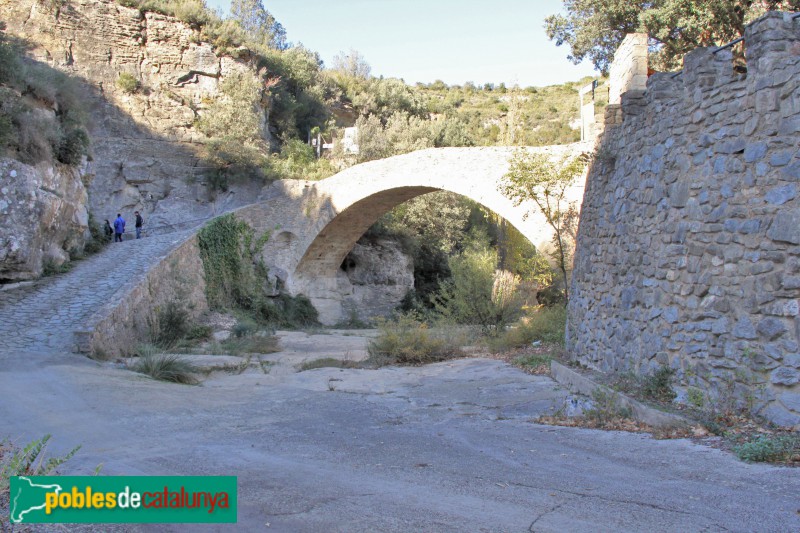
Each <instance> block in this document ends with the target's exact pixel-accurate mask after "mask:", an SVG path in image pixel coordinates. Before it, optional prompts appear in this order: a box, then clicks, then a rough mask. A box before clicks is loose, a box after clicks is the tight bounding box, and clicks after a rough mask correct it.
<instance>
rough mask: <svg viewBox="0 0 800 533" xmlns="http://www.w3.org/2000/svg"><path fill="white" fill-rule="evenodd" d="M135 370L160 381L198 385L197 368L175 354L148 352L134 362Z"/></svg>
mask: <svg viewBox="0 0 800 533" xmlns="http://www.w3.org/2000/svg"><path fill="white" fill-rule="evenodd" d="M133 370H135V371H136V372H141V373H142V374H147V375H148V376H150V377H152V378H153V379H157V380H159V381H170V382H172V383H183V384H186V385H196V384H197V383H198V380H197V378H196V377H195V374H196V373H197V368H196V367H195V366H194V365H193V364H192V363H191V362H189V361H187V360H186V359H184V358H182V357H181V356H179V355H175V354H153V353H148V354H147V355H143V356H140V357H139V360H138V361H136V363H134V364H133Z"/></svg>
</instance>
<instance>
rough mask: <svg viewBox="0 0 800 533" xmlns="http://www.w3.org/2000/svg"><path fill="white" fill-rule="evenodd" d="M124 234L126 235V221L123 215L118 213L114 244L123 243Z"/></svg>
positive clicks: (115, 222) (115, 223)
mask: <svg viewBox="0 0 800 533" xmlns="http://www.w3.org/2000/svg"><path fill="white" fill-rule="evenodd" d="M123 233H125V219H124V218H122V214H121V213H117V219H116V220H115V221H114V242H122V234H123Z"/></svg>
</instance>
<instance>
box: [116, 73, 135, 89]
mask: <svg viewBox="0 0 800 533" xmlns="http://www.w3.org/2000/svg"><path fill="white" fill-rule="evenodd" d="M117 87H119V88H120V90H121V91H122V92H124V93H125V94H133V93H135V92H136V91H138V90H139V80H137V79H136V77H135V76H134V75H133V74H130V73H128V72H120V74H119V77H118V78H117Z"/></svg>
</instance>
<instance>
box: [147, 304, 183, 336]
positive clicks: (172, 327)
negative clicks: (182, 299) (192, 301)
mask: <svg viewBox="0 0 800 533" xmlns="http://www.w3.org/2000/svg"><path fill="white" fill-rule="evenodd" d="M154 326H155V327H154V328H153V329H154V330H155V332H154V333H155V335H154V340H155V344H156V345H157V346H160V347H161V348H171V347H173V346H175V345H176V344H177V343H178V341H180V340H181V339H183V338H184V337H185V336H186V334H187V333H188V332H189V312H188V311H187V310H186V309H185V308H184V307H183V305H182V304H181V303H179V302H176V301H174V300H173V301H169V302H167V304H166V305H165V306H164V307H162V308H161V309H159V310H158V313H157V314H156V321H155V324H154Z"/></svg>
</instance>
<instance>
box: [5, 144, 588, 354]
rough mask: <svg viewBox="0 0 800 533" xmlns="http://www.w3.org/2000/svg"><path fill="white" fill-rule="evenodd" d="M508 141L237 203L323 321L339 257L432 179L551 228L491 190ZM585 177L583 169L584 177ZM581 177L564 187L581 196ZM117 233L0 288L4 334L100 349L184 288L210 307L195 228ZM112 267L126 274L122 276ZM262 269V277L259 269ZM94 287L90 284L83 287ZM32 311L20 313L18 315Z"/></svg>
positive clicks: (127, 336) (434, 186)
mask: <svg viewBox="0 0 800 533" xmlns="http://www.w3.org/2000/svg"><path fill="white" fill-rule="evenodd" d="M590 149H591V147H590V145H589V144H587V143H576V144H572V145H564V146H552V147H542V148H531V149H530V150H531V151H535V152H542V153H546V154H549V155H550V156H552V157H553V158H560V157H563V156H565V155H576V154H579V153H582V152H588V151H590ZM512 153H513V148H494V147H493V148H440V149H429V150H422V151H418V152H413V153H410V154H406V155H402V156H396V157H391V158H387V159H384V160H379V161H372V162H369V163H364V164H361V165H357V166H354V167H351V168H349V169H347V170H345V171H343V172H341V173H339V174H337V175H336V176H333V177H331V178H328V179H326V180H322V181H319V182H308V181H281V182H276V183H273V184H271V185H269V186H267V187H265V188H264V189H263V190H262V192H261V194H260V195H259V197H258V198H254V199H253V200H254V203H252V204H250V205H248V206H245V207H242V208H240V209H238V210H236V211H234V214H235V216H236V217H238V218H239V219H241V220H245V221H247V222H248V224H250V225H251V226H252V227H253V228H254V230H255V231H256V233H257V234H258V235H259V236H260V235H263V234H264V232H269V234H270V237H269V239H268V240H267V242H266V244H265V245H264V248H263V249H262V250H261V252H260V253H261V256H262V257H263V259H264V261H265V263H266V265H267V266H268V267H269V268H270V274H271V276H275V277H277V278H279V279H281V280H282V282H283V284H284V287H285V288H286V289H287V290H288V291H289V292H290V293H293V294H299V293H303V294H306V295H307V296H308V297H309V298H311V300H312V301H313V302H314V304H315V305H316V306H317V308H318V310H319V311H320V316H321V319H322V320H323V321H324V322H326V323H335V322H337V321H338V320H340V319H341V318H343V317H342V314H343V308H342V305H341V297H340V293H338V292H337V290H336V289H337V277H338V276H339V275H340V274H339V267H340V265H341V263H342V261H343V259H344V258H345V257H346V255H347V254H348V252H349V251H350V250H351V249H352V248H353V245H354V244H355V242H356V241H357V240H358V239H359V238H360V237H361V235H363V233H364V232H365V231H366V230H367V228H369V226H371V225H372V224H373V223H374V222H375V221H376V220H377V219H378V218H379V217H380V216H381V215H383V214H384V213H385V212H387V211H389V210H390V209H392V208H393V207H395V206H396V205H399V204H401V203H402V202H405V201H407V200H409V199H411V198H414V197H416V196H419V195H422V194H426V193H429V192H433V191H439V190H444V191H451V192H454V193H457V194H461V195H463V196H466V197H468V198H470V199H472V200H474V201H476V202H478V203H480V204H482V205H484V206H485V207H487V208H489V209H491V210H492V211H494V212H496V213H498V214H500V215H501V216H503V217H504V218H506V219H507V220H508V221H509V222H510V223H511V224H513V225H514V226H515V227H516V228H517V229H519V231H520V232H521V233H522V234H523V235H525V236H526V237H527V238H528V239H530V240H531V241H532V242H533V243H534V244H535V245H541V244H543V243H546V242H548V241H549V240H550V237H551V234H550V232H549V229H548V228H547V225H546V224H545V222H544V220H543V219H542V218H541V217H540V215H537V214H532V215H531V216H530V217H528V218H527V219H525V218H524V217H523V215H524V213H525V212H526V211H527V210H528V209H529V208H530V207H531V206H530V205H522V206H519V207H514V206H513V205H512V203H511V202H510V201H509V200H508V199H507V198H505V197H503V196H502V195H501V194H500V193H499V192H498V190H497V186H498V183H499V181H500V179H501V177H502V176H503V174H505V172H506V171H507V169H508V161H509V157H510V156H511V155H512ZM580 181H582V180H580ZM583 189H584V184H583V183H577V184H576V185H575V186H574V187H573V188H571V189H570V190H569V194H568V196H569V199H570V200H574V201H578V202H580V200H581V198H582V195H583ZM198 229H199V228H195V229H193V230H184V231H181V232H176V233H172V234H168V235H161V236H157V237H150V238H147V239H142V240H139V241H135V240H134V241H126V242H124V243H122V244H115V245H114V246H111V247H109V249H108V250H106V251H104V252H103V253H101V254H98V255H97V256H94V257H92V258H89V259H87V260H85V261H82V262H81V263H80V264H78V265H77V266H76V268H75V269H74V270H73V271H72V272H70V273H68V274H65V275H63V276H58V277H56V278H50V279H44V280H40V281H38V282H36V283H34V284H33V285H31V286H27V287H24V288H21V289H16V290H7V291H2V292H0V335H3V334H5V333H7V334H9V335H11V336H13V337H14V339H16V340H15V342H16V344H15V346H16V347H17V348H18V349H20V350H26V349H37V350H38V349H42V350H48V351H50V350H58V351H64V350H66V351H69V350H74V351H79V352H85V353H92V352H102V354H104V355H117V354H120V353H123V352H125V351H126V350H127V349H129V347H131V346H135V345H136V343H137V342H139V341H140V340H141V339H142V338H143V336H145V335H146V334H147V332H148V331H149V327H150V322H149V321H150V319H151V317H152V316H153V314H154V312H155V311H156V310H157V309H158V308H159V306H162V305H164V304H165V303H166V302H168V301H171V300H181V301H183V302H185V303H186V304H187V307H188V308H189V309H190V310H191V311H192V312H193V313H197V314H199V313H200V312H202V311H203V310H205V309H207V307H208V304H207V301H206V298H205V280H204V276H203V266H202V261H201V259H200V253H199V249H198V246H197V238H196V235H197V230H198ZM120 268H122V269H123V271H124V275H122V276H121V277H120ZM265 281H266V280H265ZM89 287H91V290H88V288H89ZM19 309H26V310H29V311H30V312H29V313H27V314H26V315H25V317H24V321H23V322H24V323H19V324H17V323H16V322H15V320H14V318H15V317H16V316H17V315H19Z"/></svg>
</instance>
